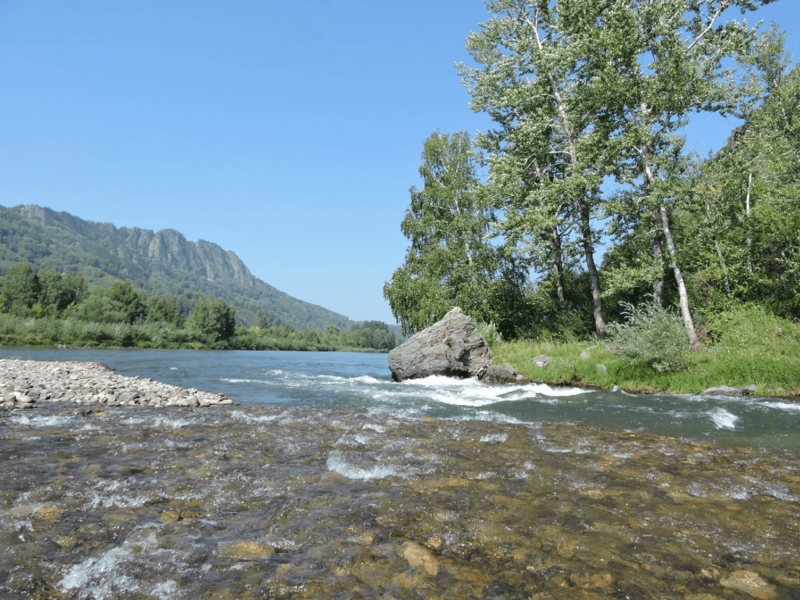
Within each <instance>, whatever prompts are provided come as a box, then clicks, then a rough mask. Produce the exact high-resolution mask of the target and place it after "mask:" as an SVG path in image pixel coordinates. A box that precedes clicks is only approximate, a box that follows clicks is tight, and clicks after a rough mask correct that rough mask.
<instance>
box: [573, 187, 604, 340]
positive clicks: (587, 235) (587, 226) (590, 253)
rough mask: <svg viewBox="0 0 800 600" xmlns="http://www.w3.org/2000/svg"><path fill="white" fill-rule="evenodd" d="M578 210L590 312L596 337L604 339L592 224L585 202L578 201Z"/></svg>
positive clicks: (601, 302) (601, 300) (601, 301)
mask: <svg viewBox="0 0 800 600" xmlns="http://www.w3.org/2000/svg"><path fill="white" fill-rule="evenodd" d="M578 204H579V206H578V212H579V213H580V215H581V237H582V238H583V239H582V240H581V241H582V244H583V254H584V256H585V258H586V269H587V270H588V271H589V279H590V281H591V283H592V312H593V313H594V327H595V330H596V331H597V337H599V338H600V339H601V340H604V339H605V337H606V322H605V320H604V319H603V299H602V298H601V296H600V277H599V276H598V275H597V267H596V266H595V264H594V245H593V244H592V226H591V222H590V215H589V207H588V206H586V203H585V202H580V201H579V202H578Z"/></svg>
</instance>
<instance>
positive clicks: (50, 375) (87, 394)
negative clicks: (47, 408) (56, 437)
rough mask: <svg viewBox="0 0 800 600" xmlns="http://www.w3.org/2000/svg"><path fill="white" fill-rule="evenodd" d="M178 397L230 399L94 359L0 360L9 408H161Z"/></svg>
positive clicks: (2, 396)
mask: <svg viewBox="0 0 800 600" xmlns="http://www.w3.org/2000/svg"><path fill="white" fill-rule="evenodd" d="M54 364H55V365H58V366H56V367H53V365H54ZM9 382H13V383H9ZM190 391H191V396H190ZM181 397H187V398H189V397H190V398H191V400H192V405H193V406H200V407H207V406H220V405H223V404H226V405H230V404H233V401H232V400H231V399H230V398H227V397H225V396H224V395H222V394H213V393H210V392H203V391H199V390H184V389H183V388H179V387H175V386H172V385H167V384H164V383H160V382H158V381H153V380H152V379H140V378H137V377H123V376H121V375H116V374H115V373H114V372H113V370H112V369H109V368H108V367H107V366H105V365H103V364H101V363H96V362H85V363H77V362H74V361H73V362H70V361H65V362H58V363H54V362H50V361H25V360H14V359H0V406H6V407H9V408H33V407H34V405H41V404H42V403H45V402H70V403H75V404H94V405H108V406H118V405H126V406H148V407H159V406H165V405H169V404H173V403H174V402H170V399H176V398H181ZM187 404H188V403H187Z"/></svg>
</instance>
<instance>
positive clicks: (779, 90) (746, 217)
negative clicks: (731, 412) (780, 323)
mask: <svg viewBox="0 0 800 600" xmlns="http://www.w3.org/2000/svg"><path fill="white" fill-rule="evenodd" d="M798 115H800V72H798V71H797V70H795V72H793V73H792V74H790V75H789V76H787V77H785V78H781V80H780V81H779V82H778V85H777V86H774V87H773V89H772V92H771V94H770V96H769V97H768V98H767V99H766V100H765V102H764V103H763V104H762V105H761V106H760V107H759V109H758V110H757V111H755V112H754V113H753V114H752V115H751V116H750V119H749V120H748V121H747V122H746V123H745V124H744V125H742V126H741V127H739V128H738V129H737V130H736V131H734V133H733V135H732V136H731V138H730V140H729V143H728V145H727V146H726V147H725V148H723V149H722V150H720V152H719V153H718V154H717V155H716V156H715V157H714V158H713V159H711V160H708V161H706V162H705V163H704V164H702V165H701V166H700V168H699V169H698V172H697V174H696V176H695V177H693V178H692V180H691V182H690V190H689V192H688V193H687V194H686V196H687V197H686V200H685V201H684V202H683V204H682V210H681V211H680V212H678V213H677V215H676V217H677V219H676V225H677V228H678V229H679V231H680V232H681V233H682V239H683V240H684V242H683V244H684V246H685V247H686V256H687V262H688V264H689V266H690V267H691V268H692V269H693V271H694V272H695V273H696V277H698V279H699V280H700V281H701V290H700V291H701V293H702V294H703V297H704V300H705V301H706V302H707V303H708V304H709V305H710V306H716V307H718V308H726V306H725V305H727V304H730V303H732V302H739V303H741V302H754V303H758V304H759V305H761V306H766V307H769V308H770V309H771V310H773V311H774V312H776V313H777V314H779V315H782V316H785V317H789V318H794V319H798V318H800V234H798V232H799V231H800V203H798V201H797V199H798V197H800V116H798Z"/></svg>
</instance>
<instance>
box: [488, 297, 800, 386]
mask: <svg viewBox="0 0 800 600" xmlns="http://www.w3.org/2000/svg"><path fill="white" fill-rule="evenodd" d="M704 331H705V336H704V341H703V345H702V346H701V348H700V349H698V350H696V351H693V352H689V353H688V354H687V356H686V362H685V365H684V366H683V368H680V369H677V370H674V371H658V370H656V369H655V368H653V367H651V366H649V365H647V364H642V363H639V364H631V363H630V361H628V360H625V359H623V358H621V357H620V356H618V354H617V353H615V352H613V351H612V350H613V349H614V346H613V344H603V343H600V342H597V341H594V342H561V341H552V340H535V341H529V340H528V341H516V342H509V343H502V342H499V343H498V342H496V343H495V344H494V346H493V352H494V355H495V363H497V364H502V363H506V362H509V363H511V364H512V365H514V367H515V368H516V369H517V370H518V371H519V372H520V373H524V374H525V375H527V376H529V377H531V378H532V379H541V380H543V381H545V382H547V383H551V384H559V385H564V384H570V385H581V386H595V387H598V388H603V389H611V388H613V387H614V386H617V387H619V388H621V389H624V390H627V391H631V392H646V393H655V392H666V391H670V392H675V393H681V394H697V393H700V392H702V391H703V390H705V389H707V388H709V387H717V386H721V385H728V386H733V387H741V386H745V385H751V384H755V385H756V386H757V388H758V393H759V394H764V395H776V396H791V397H797V396H800V327H798V325H797V324H796V323H792V322H790V321H786V320H783V319H779V318H776V317H774V316H772V315H769V314H767V313H765V312H764V311H762V310H759V309H757V308H753V307H750V308H748V309H746V310H739V311H737V312H735V313H725V314H721V315H716V316H715V317H714V319H713V320H711V321H710V322H708V323H707V324H706V326H705V327H704ZM583 353H585V354H583ZM582 354H583V356H582ZM539 355H547V356H550V357H551V361H550V362H549V363H548V364H547V366H546V367H544V368H540V367H536V366H534V364H533V363H532V359H533V357H535V356H539ZM586 355H588V357H587V356H586ZM598 365H604V366H605V368H603V366H598Z"/></svg>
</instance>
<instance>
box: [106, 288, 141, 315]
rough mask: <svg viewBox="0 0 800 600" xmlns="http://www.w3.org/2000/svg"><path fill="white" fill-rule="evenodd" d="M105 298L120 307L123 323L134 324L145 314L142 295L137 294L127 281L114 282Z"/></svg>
mask: <svg viewBox="0 0 800 600" xmlns="http://www.w3.org/2000/svg"><path fill="white" fill-rule="evenodd" d="M106 296H108V298H109V299H110V300H111V301H112V302H115V303H116V304H117V305H119V307H120V311H121V313H122V315H123V319H122V320H123V321H124V322H126V323H136V322H137V321H141V320H142V319H144V317H145V315H146V314H147V306H146V304H145V297H144V294H141V293H139V292H137V291H136V290H134V289H133V287H131V284H130V282H128V281H115V282H114V283H113V284H112V285H111V287H110V288H109V289H108V291H107V292H106Z"/></svg>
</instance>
